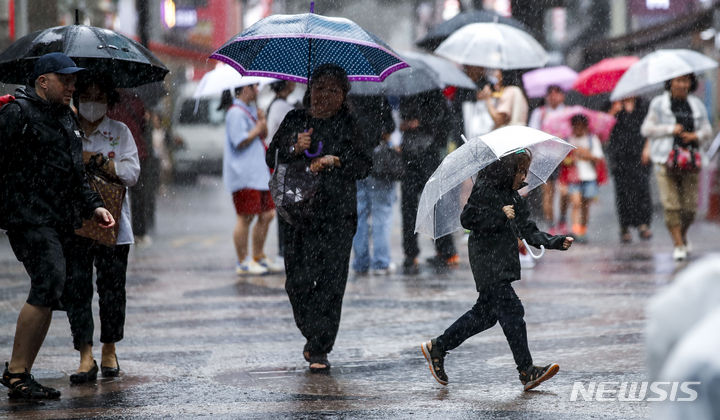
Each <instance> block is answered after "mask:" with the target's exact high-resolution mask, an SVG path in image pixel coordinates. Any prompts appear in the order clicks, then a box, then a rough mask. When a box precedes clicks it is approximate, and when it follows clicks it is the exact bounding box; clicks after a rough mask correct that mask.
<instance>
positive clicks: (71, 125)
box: [0, 87, 103, 230]
mask: <svg viewBox="0 0 720 420" xmlns="http://www.w3.org/2000/svg"><path fill="white" fill-rule="evenodd" d="M102 206H103V201H102V199H101V198H100V196H99V195H98V194H97V193H95V192H93V191H92V190H91V189H90V187H89V186H88V183H87V180H86V178H85V169H84V166H83V162H82V133H81V131H80V128H79V127H78V124H77V119H76V117H75V114H73V112H72V110H71V109H70V107H68V106H64V105H55V104H50V103H48V102H47V101H45V100H43V99H42V98H40V97H39V96H38V95H37V93H35V90H34V89H33V88H30V87H24V88H19V89H18V90H17V91H16V93H15V101H13V102H11V103H9V104H7V105H5V106H4V107H3V108H2V109H1V110H0V227H2V228H3V229H8V230H11V229H18V228H22V227H24V226H50V227H55V228H59V229H66V230H67V229H73V228H78V227H80V226H81V225H82V220H83V219H88V218H90V217H92V214H93V212H94V210H95V209H96V208H97V207H102Z"/></svg>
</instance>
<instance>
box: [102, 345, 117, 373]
mask: <svg viewBox="0 0 720 420" xmlns="http://www.w3.org/2000/svg"><path fill="white" fill-rule="evenodd" d="M100 366H104V367H109V368H116V367H117V357H116V356H115V343H103V346H102V359H101V362H100Z"/></svg>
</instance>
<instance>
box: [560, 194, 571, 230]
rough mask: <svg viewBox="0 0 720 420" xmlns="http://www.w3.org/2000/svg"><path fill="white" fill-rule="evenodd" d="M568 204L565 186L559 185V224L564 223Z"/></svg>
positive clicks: (568, 199) (568, 196) (568, 197)
mask: <svg viewBox="0 0 720 420" xmlns="http://www.w3.org/2000/svg"><path fill="white" fill-rule="evenodd" d="M569 204H570V195H569V194H568V192H567V186H565V185H562V184H561V185H560V219H559V220H560V223H565V220H566V219H565V218H566V216H567V211H568V205H569Z"/></svg>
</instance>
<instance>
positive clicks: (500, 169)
mask: <svg viewBox="0 0 720 420" xmlns="http://www.w3.org/2000/svg"><path fill="white" fill-rule="evenodd" d="M531 159H532V157H531V155H530V152H529V151H527V150H526V149H522V150H520V151H518V152H516V153H513V154H511V155H508V156H506V157H503V158H501V159H500V160H498V161H496V162H493V163H492V164H490V165H489V166H488V167H486V168H485V169H483V170H481V171H480V172H479V173H478V176H477V180H476V181H475V185H474V186H473V191H472V193H471V194H470V198H469V200H468V203H467V204H466V205H465V207H464V208H463V212H462V214H461V216H460V220H461V223H462V226H463V227H464V228H466V229H470V230H471V231H472V233H471V234H470V239H469V241H468V253H469V256H470V268H471V269H472V273H473V277H474V278H475V285H476V288H477V291H478V294H479V295H478V299H477V302H476V303H475V305H474V306H473V307H472V308H471V309H470V310H469V311H468V312H466V313H465V314H464V315H463V316H461V317H460V318H458V320H457V321H455V322H454V323H453V324H452V325H451V326H450V327H448V329H447V330H445V332H444V333H443V334H442V335H440V336H438V337H436V338H433V339H431V340H430V341H427V342H424V343H422V344H421V351H422V354H423V356H424V357H425V359H426V360H427V362H428V365H429V367H430V372H431V373H432V375H433V377H434V378H435V380H437V381H438V382H439V383H440V384H442V385H447V383H448V377H447V374H446V373H445V368H444V361H445V355H446V354H447V352H448V351H450V350H453V349H454V348H456V347H458V346H459V345H460V344H462V343H463V342H464V341H465V340H467V339H468V338H470V337H472V336H474V335H476V334H478V333H480V332H482V331H485V330H487V329H488V328H490V327H492V326H493V325H495V323H497V322H499V323H500V326H501V327H502V329H503V332H504V333H505V337H506V338H507V341H508V344H509V345H510V349H511V350H512V353H513V358H514V359H515V364H516V365H517V370H518V372H520V381H521V382H522V384H523V385H524V388H525V390H526V391H527V390H529V389H532V388H534V387H536V386H538V385H539V384H540V383H541V382H543V381H545V380H547V379H549V378H550V377H552V376H553V375H555V374H556V373H557V371H558V370H559V366H558V365H557V364H555V363H551V364H549V365H546V366H544V367H540V366H535V365H534V364H533V359H532V356H531V355H530V350H529V348H528V342H527V331H526V328H525V320H524V319H523V317H524V315H525V309H524V308H523V305H522V302H520V299H519V298H518V296H517V294H516V293H515V290H513V287H512V285H511V283H512V282H513V281H515V280H519V279H520V260H519V257H518V240H517V239H518V234H521V235H522V236H523V237H524V238H525V239H526V240H527V242H528V243H529V244H530V245H533V246H536V247H539V246H540V245H543V246H545V247H546V248H549V249H561V250H566V249H568V248H570V245H572V242H573V238H572V237H569V236H551V235H548V234H547V233H544V232H541V231H540V230H538V228H537V226H536V225H535V222H533V221H531V220H529V219H528V217H529V210H528V206H527V203H526V202H525V199H524V198H522V197H521V196H520V194H518V192H517V190H519V189H520V188H522V187H523V186H524V185H525V182H524V181H525V177H526V176H527V172H528V168H529V167H530V161H531Z"/></svg>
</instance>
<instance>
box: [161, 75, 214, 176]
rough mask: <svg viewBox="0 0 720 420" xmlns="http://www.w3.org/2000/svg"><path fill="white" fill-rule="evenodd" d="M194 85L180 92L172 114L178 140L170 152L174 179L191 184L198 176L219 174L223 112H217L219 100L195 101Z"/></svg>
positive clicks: (183, 88)
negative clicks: (177, 143)
mask: <svg viewBox="0 0 720 420" xmlns="http://www.w3.org/2000/svg"><path fill="white" fill-rule="evenodd" d="M196 87H197V84H196V83H186V84H184V85H183V86H182V87H181V88H180V94H179V96H178V98H177V101H176V105H175V111H174V114H173V132H174V133H175V135H176V136H177V137H179V138H180V140H181V145H180V147H179V148H178V149H177V150H175V152H174V176H175V179H176V180H178V181H186V182H193V181H195V179H196V178H197V176H198V175H200V174H212V175H218V174H221V173H222V159H223V145H224V142H225V111H223V110H218V109H217V108H218V105H220V96H219V95H218V96H217V97H207V98H200V99H195V98H193V97H192V95H193V92H194V91H195V88H196Z"/></svg>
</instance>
